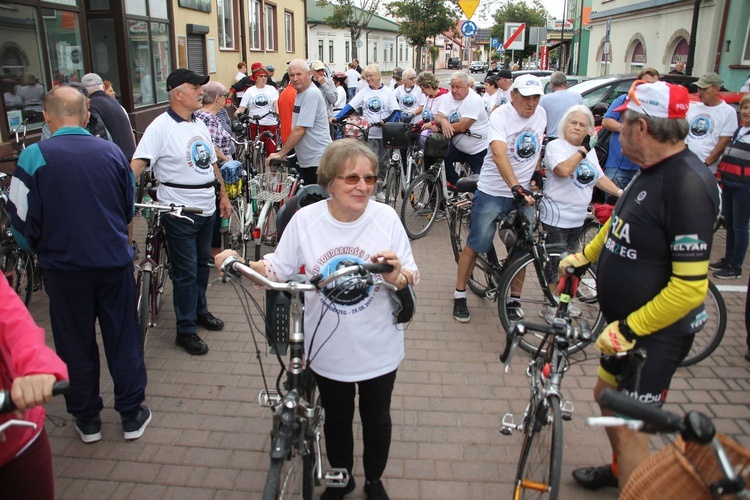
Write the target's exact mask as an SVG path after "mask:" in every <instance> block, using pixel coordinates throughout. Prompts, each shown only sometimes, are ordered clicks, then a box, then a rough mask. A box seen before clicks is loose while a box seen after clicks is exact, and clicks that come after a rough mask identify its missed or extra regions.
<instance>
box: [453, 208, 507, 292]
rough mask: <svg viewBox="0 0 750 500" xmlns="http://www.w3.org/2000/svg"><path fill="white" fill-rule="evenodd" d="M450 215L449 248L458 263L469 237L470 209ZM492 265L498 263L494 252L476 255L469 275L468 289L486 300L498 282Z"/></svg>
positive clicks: (458, 210) (456, 211)
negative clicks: (488, 293)
mask: <svg viewBox="0 0 750 500" xmlns="http://www.w3.org/2000/svg"><path fill="white" fill-rule="evenodd" d="M452 212H453V213H452V214H451V220H450V221H449V222H450V227H451V247H452V249H453V257H454V258H455V259H456V263H458V259H459V257H460V256H461V252H462V251H463V249H464V247H465V246H466V238H467V237H468V236H469V226H470V223H471V209H470V208H458V209H453V210H452ZM493 265H497V266H498V268H499V263H498V261H497V254H495V253H494V250H493V251H492V252H491V253H490V254H486V253H480V254H479V255H477V261H476V264H475V265H474V269H472V271H471V274H470V275H469V281H468V282H467V285H469V289H470V290H471V291H472V292H474V293H475V294H477V295H478V296H480V297H482V298H487V292H489V291H491V290H497V285H498V280H497V274H496V273H495V271H494V270H493Z"/></svg>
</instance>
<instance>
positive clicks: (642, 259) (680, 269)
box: [560, 81, 720, 489]
mask: <svg viewBox="0 0 750 500" xmlns="http://www.w3.org/2000/svg"><path fill="white" fill-rule="evenodd" d="M688 103H689V100H688V93H687V89H685V88H684V87H682V86H680V85H672V84H668V83H665V82H655V83H644V82H642V81H636V82H635V83H634V84H633V87H632V88H631V90H630V93H629V95H628V99H627V100H626V101H625V103H624V104H623V105H622V106H621V107H620V108H618V109H617V111H621V112H622V131H621V135H620V142H621V145H622V152H623V154H624V155H625V156H626V157H628V158H629V159H630V160H632V161H633V162H634V163H635V164H637V165H639V166H640V167H641V171H640V173H639V174H638V175H636V176H635V177H634V178H633V180H632V181H631V183H630V184H629V185H628V187H627V189H626V190H625V193H624V194H623V195H622V196H621V197H620V199H619V200H618V201H617V204H616V205H615V209H614V211H613V212H612V217H611V219H610V220H609V221H607V223H606V224H605V225H604V227H602V229H601V231H599V234H598V235H597V236H596V238H595V239H594V240H593V241H592V242H591V243H590V244H589V245H587V246H586V248H584V250H583V252H579V253H577V254H574V255H570V256H568V257H566V258H565V259H563V260H562V261H561V262H560V270H561V272H563V271H564V269H566V268H567V267H568V266H573V267H579V266H584V265H588V264H589V263H591V262H594V261H596V262H597V295H598V299H599V305H600V307H601V311H602V314H604V317H605V318H606V319H607V321H608V322H609V324H608V325H607V326H606V327H605V329H604V331H603V332H602V333H601V334H600V335H599V338H598V339H597V340H596V348H597V349H598V350H599V351H601V353H602V356H601V359H600V364H599V379H598V380H597V383H596V386H595V387H594V397H595V398H596V400H597V401H598V400H599V396H600V394H601V393H602V392H603V391H604V390H605V389H612V390H618V391H620V392H622V393H623V394H626V395H628V396H630V397H632V398H634V399H637V400H639V401H641V402H643V403H646V404H650V405H654V406H656V407H660V406H661V405H662V404H664V401H665V400H666V397H667V392H668V390H669V384H670V382H671V380H672V376H673V375H674V372H675V370H676V369H677V365H678V364H679V363H680V361H682V359H683V358H684V357H685V355H686V354H687V353H688V352H689V351H690V347H691V346H692V343H693V337H694V335H695V333H696V332H697V331H699V330H700V329H701V327H702V326H703V324H704V323H705V321H706V319H707V316H706V313H705V311H704V309H703V302H704V300H705V298H706V290H707V288H708V259H709V255H710V253H711V240H712V237H713V225H714V222H715V221H716V218H717V217H718V215H719V208H720V203H719V190H718V187H717V185H716V179H715V178H714V176H713V174H711V172H710V171H709V170H708V169H707V168H706V167H705V165H704V164H703V162H702V161H701V160H700V159H698V157H697V156H696V155H695V154H694V153H692V152H691V151H690V150H689V149H687V147H686V146H685V136H686V135H687V134H688V129H689V124H688V121H687V119H686V118H685V117H686V115H687V111H688ZM634 348H638V349H639V350H640V349H644V350H646V351H647V352H648V356H647V358H646V360H645V363H644V364H643V366H642V369H641V370H640V374H638V375H637V374H636V372H637V370H634V369H633V357H632V356H628V355H627V354H628V352H629V351H631V350H633V349H634ZM638 382H640V384H639V385H638V386H637V387H636V384H637V383H638ZM602 414H603V415H613V412H611V411H610V410H606V409H602ZM607 437H608V438H609V441H610V444H611V446H612V451H613V456H614V460H613V463H612V464H611V465H610V464H607V465H604V466H601V467H586V468H582V469H576V470H574V471H573V477H574V478H575V479H576V481H578V483H580V484H581V485H582V486H584V487H586V488H589V489H599V488H602V487H604V486H613V487H617V485H618V482H619V485H620V488H622V487H623V486H624V485H625V483H627V481H628V478H629V477H630V475H631V474H632V472H633V470H634V469H635V467H636V466H637V465H638V464H639V463H641V462H642V461H643V460H645V459H646V458H647V457H648V454H649V440H648V434H644V433H639V432H637V431H635V430H631V429H627V428H624V427H610V428H607Z"/></svg>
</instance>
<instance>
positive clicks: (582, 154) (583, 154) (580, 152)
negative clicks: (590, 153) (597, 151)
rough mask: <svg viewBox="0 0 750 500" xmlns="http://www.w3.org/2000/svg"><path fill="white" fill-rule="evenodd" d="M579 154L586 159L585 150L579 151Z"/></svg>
mask: <svg viewBox="0 0 750 500" xmlns="http://www.w3.org/2000/svg"><path fill="white" fill-rule="evenodd" d="M578 154H580V155H581V156H582V157H583V158H586V152H585V151H584V150H583V149H579V150H578Z"/></svg>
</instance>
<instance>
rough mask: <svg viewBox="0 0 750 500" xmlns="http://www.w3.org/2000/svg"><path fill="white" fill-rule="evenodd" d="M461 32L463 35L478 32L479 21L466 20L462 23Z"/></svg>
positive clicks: (470, 35)
mask: <svg viewBox="0 0 750 500" xmlns="http://www.w3.org/2000/svg"><path fill="white" fill-rule="evenodd" d="M461 34H462V35H463V36H468V37H472V36H474V35H476V34H477V23H475V22H474V21H466V22H465V23H463V24H462V25H461Z"/></svg>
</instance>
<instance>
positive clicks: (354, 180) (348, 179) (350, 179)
mask: <svg viewBox="0 0 750 500" xmlns="http://www.w3.org/2000/svg"><path fill="white" fill-rule="evenodd" d="M338 178H339V179H344V183H346V184H349V185H350V186H356V185H357V184H359V180H360V179H364V180H365V184H367V185H368V186H374V185H375V183H376V182H377V181H378V176H377V175H365V176H364V177H361V176H359V175H357V174H350V175H339V176H338Z"/></svg>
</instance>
